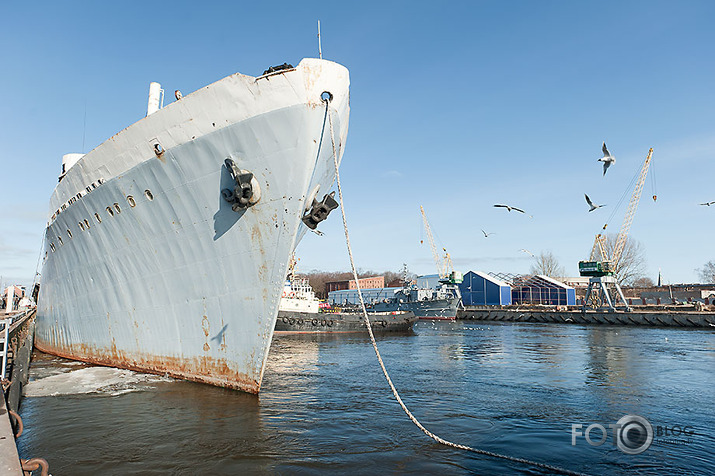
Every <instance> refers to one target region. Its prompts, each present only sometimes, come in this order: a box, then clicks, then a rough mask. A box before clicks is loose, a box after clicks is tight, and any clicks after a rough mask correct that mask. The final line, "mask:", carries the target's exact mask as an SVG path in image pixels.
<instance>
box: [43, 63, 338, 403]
mask: <svg viewBox="0 0 715 476" xmlns="http://www.w3.org/2000/svg"><path fill="white" fill-rule="evenodd" d="M175 97H176V101H173V102H171V103H170V104H168V105H166V106H165V107H162V102H163V90H162V89H161V86H160V85H159V84H158V83H152V85H151V86H150V96H149V104H148V107H147V115H146V117H145V118H143V119H141V120H139V121H138V122H136V123H134V124H132V125H130V126H129V127H127V128H125V129H123V130H121V131H120V132H118V133H117V134H115V135H114V136H112V137H111V138H109V139H108V140H107V141H105V142H104V143H102V144H101V145H99V146H98V147H96V148H95V149H94V150H92V151H91V152H89V153H87V154H84V155H83V154H67V155H65V156H64V157H63V164H62V174H61V175H60V177H59V179H60V180H59V183H58V184H57V186H56V188H55V190H54V192H53V193H52V196H51V199H50V206H49V209H50V211H49V214H48V222H47V227H46V230H45V237H44V240H45V248H44V258H43V265H42V273H41V281H42V284H41V287H40V291H39V298H38V309H37V328H36V334H35V345H36V347H37V348H38V349H39V350H41V351H43V352H48V353H51V354H55V355H59V356H62V357H66V358H70V359H77V360H82V361H87V362H91V363H96V364H101V365H107V366H113V367H121V368H127V369H134V370H140V371H146V372H155V373H160V374H168V375H171V376H174V377H178V378H184V379H189V380H194V381H199V382H204V383H208V384H213V385H218V386H223V387H229V388H234V389H239V390H244V391H246V392H251V393H258V391H259V389H260V386H261V379H262V376H263V371H264V368H265V362H266V358H267V356H268V350H269V348H270V344H271V339H272V337H273V332H274V329H275V324H276V318H277V315H278V305H279V301H280V299H281V291H282V289H283V282H284V279H285V276H286V273H287V270H288V263H289V257H290V255H291V253H292V252H293V251H294V250H295V247H296V245H297V244H298V242H299V241H300V239H301V237H302V236H303V235H304V233H305V232H306V231H307V230H308V229H309V228H313V229H315V227H316V226H317V224H318V223H319V222H320V221H321V220H323V219H325V217H326V216H327V214H328V213H329V212H330V210H331V209H333V208H335V207H336V206H337V204H336V203H335V200H334V199H332V196H331V195H330V194H328V193H327V192H328V191H329V189H330V187H331V186H332V183H333V181H334V179H335V161H336V160H337V162H338V163H339V162H340V160H341V158H342V155H343V149H344V146H345V141H346V137H347V131H348V118H349V112H350V106H349V74H348V70H347V69H346V68H345V67H343V66H341V65H339V64H336V63H333V62H330V61H325V60H322V59H303V60H302V61H301V62H300V63H299V64H298V65H297V66H296V67H293V66H291V65H288V64H283V65H281V66H279V67H272V68H269V69H268V70H267V71H265V72H264V73H263V74H262V75H260V76H258V77H253V76H248V75H243V74H238V73H237V74H233V75H231V76H228V77H226V78H224V79H221V80H219V81H217V82H215V83H213V84H210V85H208V86H205V87H203V88H201V89H199V90H197V91H195V92H193V93H191V94H186V95H182V94H181V93H180V92H179V91H176V93H175ZM321 197H322V199H321Z"/></svg>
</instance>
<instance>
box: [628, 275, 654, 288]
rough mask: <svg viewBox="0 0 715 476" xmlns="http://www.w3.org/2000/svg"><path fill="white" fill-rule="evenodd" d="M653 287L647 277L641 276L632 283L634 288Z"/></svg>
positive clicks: (652, 283)
mask: <svg viewBox="0 0 715 476" xmlns="http://www.w3.org/2000/svg"><path fill="white" fill-rule="evenodd" d="M653 286H655V283H654V282H653V280H652V279H650V278H649V277H648V276H643V277H641V278H638V279H636V280H635V281H633V287H634V288H652V287H653Z"/></svg>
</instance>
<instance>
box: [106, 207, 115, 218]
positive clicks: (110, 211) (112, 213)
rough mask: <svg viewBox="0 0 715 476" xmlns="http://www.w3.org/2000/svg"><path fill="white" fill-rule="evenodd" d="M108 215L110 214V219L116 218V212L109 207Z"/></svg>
mask: <svg viewBox="0 0 715 476" xmlns="http://www.w3.org/2000/svg"><path fill="white" fill-rule="evenodd" d="M107 213H109V216H110V217H113V216H114V210H112V207H107Z"/></svg>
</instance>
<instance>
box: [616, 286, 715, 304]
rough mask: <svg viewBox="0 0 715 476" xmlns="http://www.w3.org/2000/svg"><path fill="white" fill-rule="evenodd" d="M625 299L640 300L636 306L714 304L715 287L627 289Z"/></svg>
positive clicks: (625, 289)
mask: <svg viewBox="0 0 715 476" xmlns="http://www.w3.org/2000/svg"><path fill="white" fill-rule="evenodd" d="M623 292H624V293H625V294H626V297H631V296H633V299H640V300H641V303H637V302H634V303H636V304H674V303H684V302H686V303H687V302H694V301H699V302H702V303H704V304H715V285H713V284H672V285H666V286H652V287H648V288H635V287H627V288H624V289H623Z"/></svg>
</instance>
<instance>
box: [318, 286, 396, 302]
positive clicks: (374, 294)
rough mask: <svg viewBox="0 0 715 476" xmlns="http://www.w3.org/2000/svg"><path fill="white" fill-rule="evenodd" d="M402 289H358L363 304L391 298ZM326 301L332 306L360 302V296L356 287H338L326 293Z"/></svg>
mask: <svg viewBox="0 0 715 476" xmlns="http://www.w3.org/2000/svg"><path fill="white" fill-rule="evenodd" d="M400 289H402V287H398V288H374V289H362V288H361V289H360V291H361V292H362V298H363V300H364V301H365V304H374V303H377V302H382V301H384V300H387V299H391V298H393V297H394V296H395V293H396V292H397V291H399V290H400ZM328 302H329V303H330V304H332V305H334V306H344V305H346V304H360V297H359V296H358V291H357V289H340V290H337V291H331V292H329V293H328Z"/></svg>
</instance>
